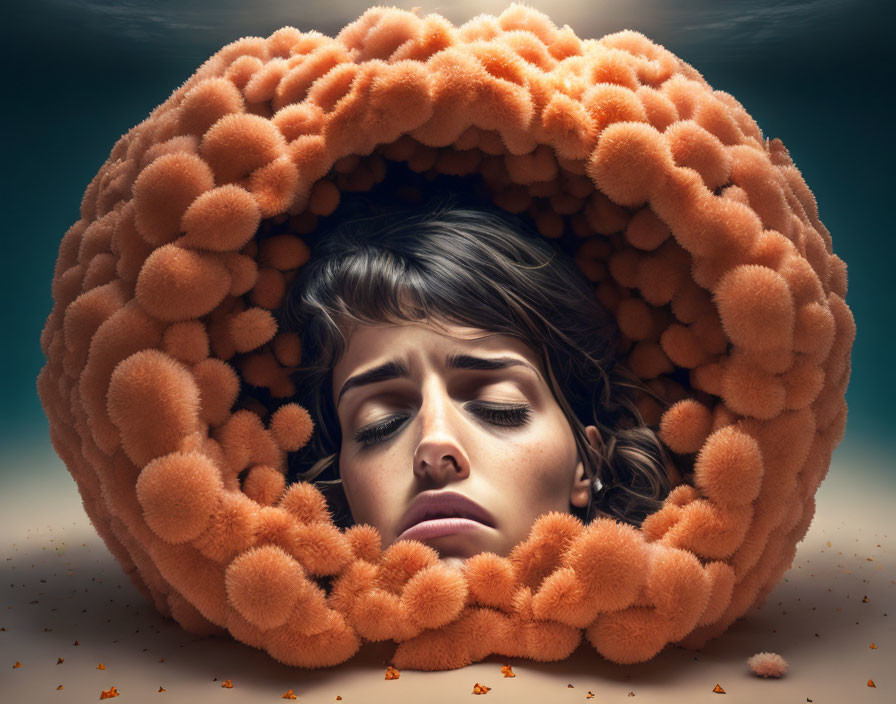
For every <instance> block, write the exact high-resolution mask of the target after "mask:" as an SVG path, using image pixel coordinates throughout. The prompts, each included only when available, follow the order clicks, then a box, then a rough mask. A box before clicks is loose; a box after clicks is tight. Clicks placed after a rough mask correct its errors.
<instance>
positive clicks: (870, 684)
mask: <svg viewBox="0 0 896 704" xmlns="http://www.w3.org/2000/svg"><path fill="white" fill-rule="evenodd" d="M868 686H869V687H877V685H876V684H874V680H868Z"/></svg>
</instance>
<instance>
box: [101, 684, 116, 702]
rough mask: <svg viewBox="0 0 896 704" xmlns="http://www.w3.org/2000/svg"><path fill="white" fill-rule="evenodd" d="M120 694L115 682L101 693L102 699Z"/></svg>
mask: <svg viewBox="0 0 896 704" xmlns="http://www.w3.org/2000/svg"><path fill="white" fill-rule="evenodd" d="M117 696H118V690H117V689H115V685H114V684H113V685H112V686H111V687H109V689H104V690H103V691H102V692H101V693H100V699H111V698H112V697H117Z"/></svg>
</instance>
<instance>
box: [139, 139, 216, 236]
mask: <svg viewBox="0 0 896 704" xmlns="http://www.w3.org/2000/svg"><path fill="white" fill-rule="evenodd" d="M214 186H215V177H214V174H213V173H212V170H211V169H210V168H209V165H208V164H206V163H205V162H204V161H203V160H202V159H200V158H199V157H198V156H195V155H194V154H188V153H186V152H176V153H174V154H166V155H164V156H160V157H159V158H158V159H156V160H155V161H153V162H152V163H151V164H150V165H149V166H147V167H146V168H145V169H143V171H141V172H140V175H139V176H138V177H137V180H136V181H135V182H134V208H135V214H136V224H137V229H138V230H139V231H140V234H141V235H143V238H144V239H145V240H146V241H147V242H149V243H150V244H157V245H158V244H165V243H167V242H171V241H172V240H174V239H175V238H176V237H177V236H178V235H179V234H180V231H181V225H180V223H181V218H182V217H183V215H184V213H185V212H186V210H187V208H188V207H189V206H190V204H191V203H192V202H193V201H194V200H195V199H196V198H198V197H199V196H200V195H201V194H202V193H204V192H205V191H207V190H209V189H210V188H214Z"/></svg>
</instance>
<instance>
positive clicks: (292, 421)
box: [270, 403, 314, 452]
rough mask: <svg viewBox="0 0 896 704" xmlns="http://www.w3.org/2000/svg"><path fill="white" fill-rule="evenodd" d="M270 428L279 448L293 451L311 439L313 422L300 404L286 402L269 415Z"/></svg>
mask: <svg viewBox="0 0 896 704" xmlns="http://www.w3.org/2000/svg"><path fill="white" fill-rule="evenodd" d="M270 429H271V434H272V435H273V436H274V442H276V443H277V446H278V447H279V448H280V449H281V450H284V451H286V452H295V451H296V450H298V449H299V448H301V447H304V446H305V445H306V444H307V443H308V441H309V440H310V439H311V433H312V432H313V431H314V422H313V421H312V420H311V416H310V415H309V414H308V411H306V410H305V409H304V408H303V407H302V406H300V405H299V404H297V403H287V404H284V405H282V406H280V408H278V409H277V410H276V411H275V412H274V414H273V415H272V416H271V422H270Z"/></svg>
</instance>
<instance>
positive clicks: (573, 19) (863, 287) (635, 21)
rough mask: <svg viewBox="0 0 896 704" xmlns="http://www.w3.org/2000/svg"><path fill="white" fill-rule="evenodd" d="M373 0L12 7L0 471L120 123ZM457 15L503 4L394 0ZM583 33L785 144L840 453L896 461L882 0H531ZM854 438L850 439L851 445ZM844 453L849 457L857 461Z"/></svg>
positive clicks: (34, 401) (38, 423) (886, 40)
mask: <svg viewBox="0 0 896 704" xmlns="http://www.w3.org/2000/svg"><path fill="white" fill-rule="evenodd" d="M371 4H373V3H368V2H361V1H357V0H355V1H346V0H330V1H329V2H324V1H322V0H305V1H303V2H298V1H293V2H289V1H287V0H253V1H252V2H246V1H245V0H222V1H221V2H210V1H203V0H154V1H152V2H150V1H149V0H127V1H124V2H112V1H111V0H29V2H22V3H16V4H14V5H13V4H10V5H8V6H6V7H4V11H3V20H2V22H0V24H2V27H0V34H2V37H0V38H2V41H0V52H2V60H0V66H2V67H3V74H4V75H3V111H2V116H0V120H2V126H3V139H2V141H0V144H2V147H0V148H2V150H3V162H2V163H3V169H2V189H0V193H2V194H3V233H2V244H3V256H2V258H0V261H2V266H3V276H2V280H0V281H2V282H0V286H2V300H3V312H2V325H0V334H2V344H0V368H2V370H3V374H4V381H3V385H2V401H0V403H2V406H0V407H2V413H3V416H2V424H0V443H2V446H0V447H2V450H0V481H3V480H6V481H10V480H13V481H15V480H16V479H17V478H18V475H19V473H25V472H27V473H32V474H33V473H34V472H35V471H37V470H35V469H34V467H33V463H27V462H26V463H22V462H21V461H19V459H20V458H21V457H22V455H23V454H26V455H30V454H32V453H31V451H33V452H34V453H35V454H40V455H43V451H44V450H45V449H46V448H47V446H48V445H49V438H48V433H47V425H46V419H45V417H44V415H43V411H42V409H41V406H40V403H39V401H38V398H37V393H36V390H35V379H36V377H37V374H38V372H39V370H40V368H41V366H42V365H43V357H42V355H41V351H40V345H39V338H40V332H41V329H42V327H43V325H44V321H45V319H46V316H47V314H48V313H49V311H50V308H51V305H52V301H51V297H50V281H51V278H52V273H53V264H54V261H55V259H56V253H57V248H58V245H59V241H60V239H61V237H62V235H63V234H64V232H65V231H66V229H67V228H68V227H69V226H71V225H72V224H73V223H74V222H75V221H76V220H77V219H78V216H79V212H78V208H79V204H80V201H81V196H82V194H83V192H84V189H85V188H86V186H87V184H88V182H89V181H90V179H91V178H92V177H93V176H94V174H95V173H96V172H97V170H98V169H99V167H100V166H101V165H102V164H103V162H104V161H105V160H106V158H107V156H108V154H109V152H110V150H111V148H112V146H113V145H114V143H115V142H116V140H117V139H118V137H119V136H120V135H122V134H124V133H126V132H127V131H128V130H129V129H130V128H131V127H132V126H134V125H136V124H137V123H139V122H140V121H141V120H143V119H144V117H146V116H147V115H148V114H149V112H150V111H151V110H152V109H153V108H155V107H156V106H157V105H158V104H160V103H161V102H162V101H164V100H165V99H166V98H167V97H168V95H169V94H170V93H171V92H172V91H173V90H174V89H175V88H177V87H178V86H180V85H181V84H182V83H183V82H184V81H185V80H187V78H189V76H190V75H191V74H192V73H193V72H194V71H195V69H196V68H197V67H198V66H199V65H200V64H201V63H202V62H203V61H205V59H207V58H208V57H209V56H210V55H212V54H213V53H215V52H216V51H217V50H218V49H219V48H220V47H222V46H223V45H225V44H227V43H229V42H231V41H233V40H235V39H238V38H240V37H243V36H247V35H256V36H267V35H268V34H270V33H271V32H273V31H274V30H276V29H278V28H279V27H281V26H284V25H292V26H294V27H297V28H299V29H301V30H303V31H307V30H311V29H316V30H319V31H321V32H324V33H326V34H330V35H333V34H335V33H336V32H338V31H339V29H340V28H341V27H342V26H344V25H345V24H346V23H347V22H349V21H351V20H353V19H354V18H356V17H357V16H358V15H359V14H360V13H361V12H362V11H363V10H364V9H366V8H367V7H368V6H369V5H371ZM396 4H397V5H398V6H400V7H404V8H406V9H410V8H411V7H413V6H414V5H418V6H420V7H421V8H422V9H423V10H424V11H425V12H430V11H435V12H439V13H440V14H442V15H443V16H445V17H446V18H447V19H449V20H450V21H451V22H453V23H454V24H461V23H462V22H464V21H466V20H467V19H469V18H471V17H473V16H474V15H475V14H477V13H479V12H489V13H493V14H498V13H499V12H500V11H501V10H502V9H503V8H504V7H506V6H507V4H508V3H507V2H503V1H502V2H498V1H490V0H477V1H476V2H473V1H463V2H454V3H438V4H437V3H433V2H427V1H426V0H412V2H398V3H396ZM529 4H530V5H532V6H535V7H537V8H539V9H541V10H543V11H544V12H546V13H547V14H548V15H549V16H550V17H551V19H552V20H553V21H554V22H555V23H556V24H557V25H558V26H562V25H564V24H569V25H570V26H571V27H572V28H573V29H574V30H575V32H576V34H577V35H578V36H580V37H583V38H585V37H595V38H596V37H600V36H602V35H604V34H607V33H609V32H615V31H618V30H621V29H635V30H638V31H640V32H643V33H644V34H645V35H647V36H648V37H649V38H651V39H652V40H653V41H655V42H657V43H659V44H662V45H663V46H665V47H667V48H668V49H670V50H671V51H672V52H674V53H675V54H677V55H678V56H680V57H682V58H683V59H684V60H686V61H688V62H689V63H691V64H692V65H693V66H694V67H695V68H697V70H699V71H700V72H701V73H702V74H703V76H704V77H705V78H706V80H707V81H708V82H709V83H710V84H711V85H712V86H713V87H714V88H717V89H721V90H725V91H727V92H729V93H731V94H732V95H734V96H735V97H736V98H737V99H738V100H739V101H740V102H741V103H742V104H743V105H744V107H745V108H746V109H747V111H748V112H749V113H750V114H751V115H752V116H753V117H754V118H755V119H756V121H757V122H758V123H759V126H760V128H761V129H762V131H763V133H764V134H765V135H766V136H768V137H779V138H781V139H782V140H783V141H784V143H785V144H786V145H787V147H788V149H789V150H790V152H791V155H792V156H793V159H794V161H795V162H796V164H797V166H798V167H799V168H800V170H801V171H802V173H803V177H804V178H805V180H806V182H807V183H808V184H809V187H810V188H811V189H812V191H813V192H814V193H815V196H816V198H817V200H818V203H819V210H820V216H821V219H822V222H824V224H825V225H826V226H827V227H828V229H829V230H830V231H831V234H832V236H833V241H834V251H835V252H836V253H837V254H838V255H839V256H840V257H842V258H843V259H845V260H846V262H847V264H848V272H849V293H848V295H847V302H848V304H849V305H850V307H851V309H852V311H853V313H854V315H855V318H856V323H857V327H858V334H857V339H856V343H855V347H854V349H853V357H852V365H853V372H852V378H851V381H850V388H849V390H848V392H847V402H848V404H849V418H848V425H847V433H846V438H845V440H844V442H843V444H842V445H841V448H840V449H839V450H838V452H837V456H839V457H840V458H841V460H842V459H855V460H856V465H853V466H857V465H858V464H859V462H858V461H859V460H862V462H861V464H863V465H865V464H867V463H868V462H869V460H870V463H871V464H872V465H873V466H874V467H876V468H877V469H876V470H875V472H876V473H878V472H879V478H880V479H883V480H884V481H886V482H887V483H888V484H889V485H890V486H893V484H894V483H896V470H894V469H893V462H892V460H891V459H890V456H891V451H892V449H893V448H894V442H893V431H892V429H891V425H892V424H893V420H894V417H896V414H894V412H893V405H892V404H893V400H892V396H893V394H894V391H896V383H894V382H896V375H894V372H893V360H894V357H896V354H894V352H896V349H894V332H893V329H892V326H893V323H894V321H896V317H894V315H893V313H892V299H893V292H892V291H891V290H890V288H889V287H890V286H891V285H892V284H893V274H892V262H893V258H894V257H893V255H894V250H896V247H894V245H893V235H894V228H893V226H892V215H891V213H892V210H893V195H892V189H893V185H894V179H893V170H892V164H893V163H894V160H893V157H894V153H893V148H892V145H893V138H892V134H891V133H892V130H893V127H894V121H893V113H892V111H891V110H888V109H886V108H885V105H889V104H891V103H890V101H892V94H893V89H894V81H893V75H894V61H893V55H892V52H891V51H890V50H889V49H888V46H889V45H890V43H891V40H892V38H893V31H892V28H893V22H892V13H890V12H889V8H890V6H891V5H890V3H888V2H885V1H884V0H801V1H794V0H791V1H783V0H736V1H728V2H719V1H718V0H717V1H715V2H712V1H709V0H669V1H666V2H662V1H661V0H625V1H621V0H620V1H615V2H609V1H601V0H550V1H547V2H544V1H538V0H535V1H533V2H530V3H529ZM844 453H846V454H845V455H844ZM850 464H851V463H850ZM29 465H30V466H31V468H30V469H27V468H26V467H28V466H29Z"/></svg>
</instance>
